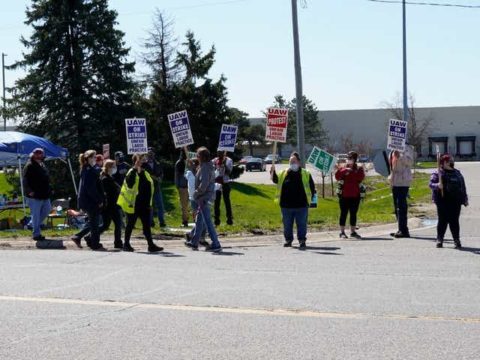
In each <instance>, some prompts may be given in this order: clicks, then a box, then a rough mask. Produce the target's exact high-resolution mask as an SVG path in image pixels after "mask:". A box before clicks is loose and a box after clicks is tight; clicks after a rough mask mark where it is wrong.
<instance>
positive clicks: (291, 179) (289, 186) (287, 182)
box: [270, 152, 317, 249]
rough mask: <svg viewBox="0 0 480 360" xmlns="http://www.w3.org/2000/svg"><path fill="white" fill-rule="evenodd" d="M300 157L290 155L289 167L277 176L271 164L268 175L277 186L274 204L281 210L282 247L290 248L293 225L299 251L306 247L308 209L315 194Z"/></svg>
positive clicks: (311, 179)
mask: <svg viewBox="0 0 480 360" xmlns="http://www.w3.org/2000/svg"><path fill="white" fill-rule="evenodd" d="M300 164H301V159H300V155H299V154H298V153H297V152H294V153H292V155H291V156H290V160H289V167H288V169H286V170H283V171H281V172H280V173H279V174H277V172H276V171H275V165H274V164H272V167H271V169H270V175H271V178H272V181H273V182H274V183H275V184H277V196H276V199H275V202H279V203H280V208H281V209H282V220H283V234H284V237H285V243H284V245H283V246H284V247H291V246H292V242H293V224H294V222H295V223H296V224H297V239H298V242H299V244H300V249H305V248H306V247H307V245H306V241H307V223H308V208H309V206H310V201H311V199H312V197H313V195H315V194H316V192H317V191H316V189H315V183H314V182H313V178H312V175H311V174H310V172H309V171H308V170H306V169H303V168H302V167H301V165H300Z"/></svg>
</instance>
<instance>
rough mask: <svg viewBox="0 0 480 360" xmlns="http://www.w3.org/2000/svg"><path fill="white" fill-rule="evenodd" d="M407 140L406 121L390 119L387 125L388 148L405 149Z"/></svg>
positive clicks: (402, 150) (401, 150)
mask: <svg viewBox="0 0 480 360" xmlns="http://www.w3.org/2000/svg"><path fill="white" fill-rule="evenodd" d="M406 142H407V122H406V121H403V120H396V119H390V122H389V125H388V144H387V149H388V150H398V151H400V152H404V151H405V145H406Z"/></svg>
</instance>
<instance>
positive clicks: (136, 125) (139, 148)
mask: <svg viewBox="0 0 480 360" xmlns="http://www.w3.org/2000/svg"><path fill="white" fill-rule="evenodd" d="M125 129H126V131H127V153H128V154H129V155H132V154H146V153H147V152H148V143H147V121H146V120H145V119H125Z"/></svg>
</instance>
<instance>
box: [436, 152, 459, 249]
mask: <svg viewBox="0 0 480 360" xmlns="http://www.w3.org/2000/svg"><path fill="white" fill-rule="evenodd" d="M454 166H455V163H454V161H453V158H452V157H451V156H450V155H449V154H444V155H443V156H442V157H441V158H440V171H438V170H435V171H434V172H433V174H432V176H431V178H430V189H432V200H433V202H434V203H435V205H436V206H437V214H438V223H437V248H442V247H443V240H444V237H445V233H446V232H447V227H448V226H450V231H451V233H452V237H453V243H454V245H455V249H461V248H462V243H461V242H460V221H459V220H460V212H461V210H462V205H464V206H468V194H467V187H466V186H465V179H464V178H463V175H462V174H461V173H460V171H459V170H457V169H455V167H454ZM440 179H441V181H440Z"/></svg>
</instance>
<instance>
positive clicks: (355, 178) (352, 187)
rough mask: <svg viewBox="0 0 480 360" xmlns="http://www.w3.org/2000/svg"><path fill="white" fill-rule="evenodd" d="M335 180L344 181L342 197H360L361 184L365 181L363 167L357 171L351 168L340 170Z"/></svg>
mask: <svg viewBox="0 0 480 360" xmlns="http://www.w3.org/2000/svg"><path fill="white" fill-rule="evenodd" d="M335 179H337V181H340V180H343V191H342V197H344V198H357V197H360V183H361V182H362V181H363V179H365V172H364V171H363V167H357V168H356V169H352V168H349V167H345V168H341V169H338V170H337V172H336V173H335Z"/></svg>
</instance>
